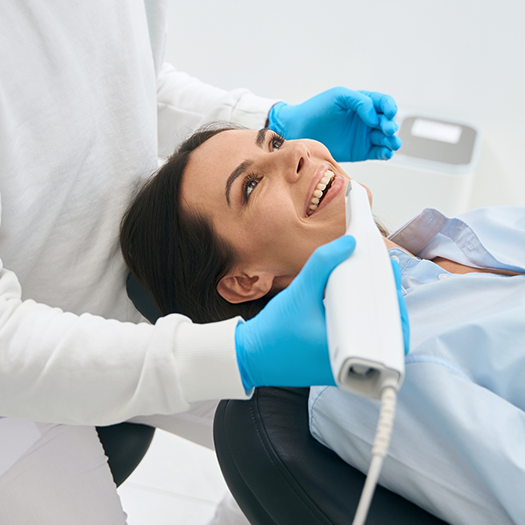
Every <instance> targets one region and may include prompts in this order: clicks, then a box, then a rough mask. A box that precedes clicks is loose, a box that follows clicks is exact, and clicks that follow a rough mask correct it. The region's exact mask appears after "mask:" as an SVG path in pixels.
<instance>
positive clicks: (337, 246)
mask: <svg viewBox="0 0 525 525" xmlns="http://www.w3.org/2000/svg"><path fill="white" fill-rule="evenodd" d="M354 248H355V239H354V238H353V237H352V236H350V235H344V236H343V237H340V238H339V239H337V240H335V241H333V242H332V243H329V244H326V245H325V246H321V247H320V248H318V249H317V250H316V251H315V252H314V253H313V255H312V256H311V257H310V259H309V260H308V262H307V263H306V264H305V266H304V268H303V269H302V271H301V273H300V274H299V275H298V276H297V278H296V279H294V281H293V282H292V284H291V285H290V286H289V287H288V288H286V289H285V290H283V291H282V292H281V293H279V294H278V295H277V296H276V297H274V298H273V299H272V300H271V301H270V302H269V303H268V304H267V305H266V307H265V308H264V309H263V310H262V311H261V312H260V313H259V314H258V315H257V316H255V317H254V318H253V319H250V320H249V321H247V322H246V323H239V324H238V325H237V329H236V332H235V346H236V350H237V362H238V364H239V369H240V372H241V378H242V381H243V385H244V388H245V389H246V390H249V389H250V388H252V387H254V386H312V385H335V380H334V377H333V375H332V369H331V366H330V359H329V354H328V342H327V339H326V319H325V309H324V305H323V296H324V290H325V288H326V283H327V281H328V277H329V276H330V274H331V272H332V270H333V269H334V268H335V267H336V266H337V265H338V264H340V263H341V262H343V261H344V260H345V259H346V258H347V257H349V256H350V255H351V254H352V252H353V251H354ZM391 263H392V270H393V272H394V276H395V280H396V286H397V292H398V300H399V310H400V312H401V321H402V325H403V336H404V341H405V354H407V353H408V349H409V338H410V328H409V323H408V314H407V310H406V306H405V302H404V300H403V296H402V294H401V271H400V268H399V263H398V262H397V261H396V260H394V259H392V260H391Z"/></svg>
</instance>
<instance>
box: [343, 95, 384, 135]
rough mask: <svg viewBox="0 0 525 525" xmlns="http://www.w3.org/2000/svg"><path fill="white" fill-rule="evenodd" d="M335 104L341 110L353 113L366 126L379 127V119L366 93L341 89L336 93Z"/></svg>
mask: <svg viewBox="0 0 525 525" xmlns="http://www.w3.org/2000/svg"><path fill="white" fill-rule="evenodd" d="M337 102H338V104H339V106H340V107H341V108H342V109H346V110H351V111H355V112H356V113H357V114H358V115H359V117H360V118H361V120H362V121H363V122H364V123H365V124H366V125H367V126H369V127H371V128H377V127H379V117H378V115H377V113H376V110H375V107H374V103H373V101H372V99H371V98H370V97H369V96H368V95H367V94H366V92H363V91H352V90H350V89H346V88H341V90H340V91H339V92H338V97H337Z"/></svg>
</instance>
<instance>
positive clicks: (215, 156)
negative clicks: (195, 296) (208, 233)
mask: <svg viewBox="0 0 525 525" xmlns="http://www.w3.org/2000/svg"><path fill="white" fill-rule="evenodd" d="M348 180H349V177H348V175H346V173H344V171H343V170H342V168H341V167H340V166H339V165H338V164H337V163H336V162H335V160H334V159H333V158H332V156H331V155H330V153H329V151H328V149H327V148H326V147H325V146H324V145H322V144H321V143H319V142H316V141H313V140H306V139H305V140H293V141H284V140H283V139H282V138H281V137H279V136H278V135H276V134H275V133H274V132H272V131H270V130H268V129H263V130H260V131H258V132H257V131H252V130H232V131H224V132H221V133H219V134H217V135H215V136H214V137H212V138H211V139H209V140H207V141H206V142H205V143H204V144H202V145H201V146H199V147H198V148H197V149H196V150H195V151H194V152H193V153H192V155H191V157H190V160H189V163H188V166H187V169H186V171H185V174H184V179H183V182H182V206H183V208H185V209H187V210H193V211H196V212H197V213H199V214H202V215H205V216H206V217H208V218H209V219H210V220H211V222H212V224H213V227H214V228H215V231H216V232H217V233H218V234H219V235H220V236H221V237H222V238H223V239H225V240H227V241H228V242H229V243H230V245H231V246H232V247H233V249H234V250H235V252H236V254H237V263H238V264H237V268H236V271H237V273H238V274H239V275H244V277H245V278H246V279H248V280H245V281H243V282H241V283H240V285H241V288H239V290H240V291H241V292H242V289H243V284H244V285H246V286H248V287H250V286H251V285H253V284H254V283H256V284H257V281H259V282H258V284H259V285H263V283H266V287H267V286H268V283H269V282H270V281H269V280H268V279H271V287H272V288H274V289H275V288H279V289H280V288H283V287H285V286H287V285H288V284H289V283H290V282H291V280H292V279H293V278H294V277H295V276H296V275H297V274H298V273H299V271H300V270H301V268H302V267H303V265H304V264H305V262H306V261H307V259H308V258H309V257H310V255H311V254H312V252H313V251H314V250H315V249H316V248H317V247H319V246H321V245H322V244H326V243H327V242H330V241H332V240H334V239H336V238H338V237H340V236H341V235H343V234H344V233H345V206H344V192H345V189H346V185H347V184H346V183H347V181H348ZM325 186H326V187H325ZM259 279H260V280H259ZM237 284H239V283H237ZM267 291H268V290H267ZM219 292H220V293H221V295H223V294H222V292H221V290H220V287H219ZM226 298H227V299H228V300H230V301H231V302H239V301H237V300H235V298H234V297H233V298H232V297H230V298H228V297H226ZM232 299H233V300H232ZM251 299H253V297H251V296H250V297H248V298H246V299H245V300H251Z"/></svg>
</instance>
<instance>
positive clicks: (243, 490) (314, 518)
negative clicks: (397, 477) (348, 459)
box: [127, 276, 446, 525]
mask: <svg viewBox="0 0 525 525" xmlns="http://www.w3.org/2000/svg"><path fill="white" fill-rule="evenodd" d="M127 289H128V295H129V297H130V299H131V300H132V301H133V303H134V304H135V306H136V308H137V309H138V310H139V311H140V312H141V313H142V315H144V317H146V318H147V319H148V320H149V321H151V322H152V323H154V322H155V321H156V320H157V319H158V317H159V315H160V313H159V311H158V309H157V307H156V305H155V303H154V302H153V300H152V299H151V297H150V296H149V295H148V294H147V292H146V291H145V290H144V289H143V288H142V287H141V286H140V285H139V284H138V283H137V282H136V281H135V279H134V278H133V277H132V276H130V277H129V278H128V282H127ZM309 390H310V389H309V388H257V389H256V390H255V393H254V395H253V396H252V398H251V399H250V400H248V401H238V400H225V401H221V402H220V403H219V406H218V407H217V411H216V413H215V419H214V425H213V427H214V428H213V433H214V441H215V450H216V453H217V457H218V460H219V465H220V467H221V470H222V474H223V476H224V479H225V480H226V483H227V485H228V487H229V489H230V491H231V493H232V494H233V496H234V498H235V500H236V501H237V503H238V504H239V506H240V508H241V509H242V511H243V512H244V514H245V515H246V517H247V518H248V520H249V521H250V523H251V524H252V525H298V524H300V525H347V524H350V523H351V522H352V519H353V516H354V513H355V510H356V508H357V503H358V501H359V498H360V496H361V490H362V488H363V484H364V481H365V476H364V475H363V474H362V473H361V472H359V471H358V470H356V469H354V468H353V467H351V466H350V465H348V464H347V463H345V462H344V461H343V460H342V459H341V458H339V456H337V454H335V453H334V452H332V451H331V450H330V449H328V448H326V447H325V446H324V445H321V444H320V443H319V442H318V441H316V440H315V439H314V438H313V437H312V436H311V434H310V431H309V428H308V394H309ZM366 523H367V525H397V524H399V525H446V524H445V522H443V521H442V520H440V519H438V518H436V517H435V516H432V515H430V514H429V513H428V512H426V511H424V510H423V509H421V508H420V507H418V506H416V505H414V504H413V503H410V502H409V501H407V500H406V499H404V498H402V497H401V496H398V495H397V494H394V493H393V492H391V491H389V490H387V489H385V488H383V487H381V486H378V487H377V488H376V492H375V495H374V499H373V501H372V505H371V507H370V512H369V515H368V519H367V522H366Z"/></svg>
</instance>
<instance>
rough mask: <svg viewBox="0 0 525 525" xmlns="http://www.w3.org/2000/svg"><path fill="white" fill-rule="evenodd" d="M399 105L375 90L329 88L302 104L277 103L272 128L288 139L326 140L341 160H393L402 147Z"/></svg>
mask: <svg viewBox="0 0 525 525" xmlns="http://www.w3.org/2000/svg"><path fill="white" fill-rule="evenodd" d="M396 113H397V106H396V103H395V102H394V99H393V98H392V97H390V96H389V95H383V94H381V93H376V92H373V91H351V90H349V89H346V88H342V87H337V88H333V89H329V90H328V91H325V92H323V93H320V94H319V95H316V96H315V97H313V98H311V99H309V100H307V101H306V102H303V103H302V104H298V105H295V106H293V105H288V104H285V103H284V102H279V103H277V104H275V106H273V107H272V109H271V110H270V113H269V115H268V119H269V127H270V129H272V130H273V131H275V132H276V133H279V135H281V136H283V137H284V138H285V139H288V140H292V139H300V138H309V139H315V140H318V141H319V142H322V143H323V144H324V145H325V146H326V147H327V148H328V149H329V150H330V152H331V154H332V156H333V157H334V159H335V160H336V161H338V162H347V161H358V160H368V159H381V160H383V159H384V160H386V159H390V158H391V157H392V155H393V154H394V151H396V150H398V149H399V148H400V147H401V140H400V139H399V138H398V137H396V136H394V133H395V132H396V131H397V130H398V125H397V124H396V122H395V120H394V117H395V114H396Z"/></svg>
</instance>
